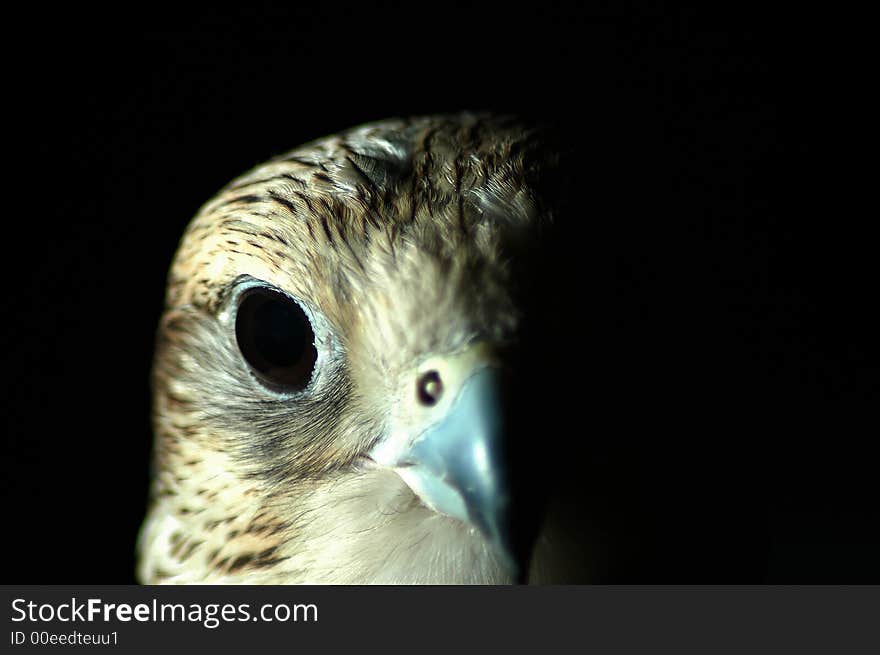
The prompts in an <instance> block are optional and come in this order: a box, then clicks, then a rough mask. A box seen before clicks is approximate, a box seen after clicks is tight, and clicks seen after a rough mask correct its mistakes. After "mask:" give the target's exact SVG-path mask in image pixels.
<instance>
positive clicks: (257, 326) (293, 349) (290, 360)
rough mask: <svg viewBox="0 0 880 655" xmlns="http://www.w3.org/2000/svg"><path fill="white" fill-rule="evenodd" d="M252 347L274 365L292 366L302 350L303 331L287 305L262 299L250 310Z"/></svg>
mask: <svg viewBox="0 0 880 655" xmlns="http://www.w3.org/2000/svg"><path fill="white" fill-rule="evenodd" d="M253 321H254V346H255V347H256V349H257V352H258V353H259V354H260V356H261V358H262V359H264V360H265V361H266V362H269V363H270V364H272V365H274V366H290V365H291V364H296V363H297V362H298V361H299V358H300V357H301V356H302V353H303V350H305V348H306V330H305V325H303V321H302V319H301V318H300V317H299V316H297V312H295V311H294V308H292V307H290V303H285V302H283V301H279V300H266V301H265V302H263V303H261V304H260V306H259V307H257V309H256V310H254V318H253Z"/></svg>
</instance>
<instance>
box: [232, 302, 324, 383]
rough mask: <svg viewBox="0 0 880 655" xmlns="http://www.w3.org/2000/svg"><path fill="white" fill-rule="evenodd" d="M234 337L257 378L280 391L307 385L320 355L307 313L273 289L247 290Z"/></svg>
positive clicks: (239, 311) (237, 317) (238, 315)
mask: <svg viewBox="0 0 880 655" xmlns="http://www.w3.org/2000/svg"><path fill="white" fill-rule="evenodd" d="M235 338H236V340H237V341H238V347H239V348H240V349H241V354H242V355H243V356H244V359H245V361H247V363H248V364H250V366H251V368H252V369H253V371H254V373H255V374H256V375H257V378H258V379H259V380H260V381H261V382H262V383H263V384H265V385H266V386H268V387H270V388H273V389H275V390H277V391H300V390H302V389H304V388H305V387H306V385H308V383H309V380H310V379H311V377H312V371H313V370H314V368H315V361H316V360H317V358H318V351H317V349H316V348H315V333H314V332H313V331H312V325H311V323H310V322H309V318H308V316H306V313H305V312H304V311H303V310H302V307H300V306H299V304H298V303H297V302H296V301H295V300H293V299H292V298H290V297H288V296H286V295H284V294H283V293H280V292H278V291H274V290H272V289H266V288H258V289H251V290H249V291H246V292H245V293H244V294H243V295H242V297H241V299H240V301H239V305H238V313H237V315H236V318H235Z"/></svg>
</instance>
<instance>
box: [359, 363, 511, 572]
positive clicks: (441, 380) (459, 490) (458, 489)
mask: <svg viewBox="0 0 880 655" xmlns="http://www.w3.org/2000/svg"><path fill="white" fill-rule="evenodd" d="M415 379H416V387H417V388H416V393H415V394H414V396H415V402H412V401H411V402H409V403H407V405H409V409H410V410H411V411H410V412H407V414H408V415H409V417H410V421H409V422H410V426H409V429H408V430H407V429H405V428H404V431H405V432H408V434H407V435H406V437H404V436H403V435H402V434H397V435H394V434H392V438H390V439H389V440H388V441H387V442H386V443H385V444H382V445H380V447H378V448H377V449H376V451H374V453H373V459H374V460H376V461H377V462H378V463H380V464H385V465H387V466H390V467H391V468H393V469H394V470H395V471H396V472H397V474H398V475H399V476H400V477H401V478H402V479H403V480H404V482H406V483H407V485H409V487H410V488H411V489H412V491H413V492H414V493H415V494H416V495H418V496H419V498H420V499H421V500H422V502H423V503H424V504H425V505H427V506H428V507H430V508H431V509H433V510H434V511H436V512H438V513H440V514H445V515H448V516H451V517H454V518H457V519H460V520H461V521H464V522H465V523H467V524H469V525H471V526H473V527H474V528H476V529H477V530H479V531H480V533H482V535H483V537H484V538H485V539H486V541H487V542H488V543H489V544H490V545H491V546H492V548H493V549H494V550H495V551H496V553H497V555H498V556H499V557H500V558H501V559H502V562H503V564H504V565H505V567H506V568H507V569H508V570H509V571H510V573H511V575H513V576H515V577H518V576H519V575H520V574H521V570H520V569H521V566H520V565H519V562H518V561H517V559H518V558H517V557H516V555H515V549H514V547H513V544H512V538H511V522H510V520H511V512H510V505H511V490H510V484H509V480H508V475H507V468H508V466H507V453H506V451H505V434H506V430H505V424H504V411H503V404H504V403H503V398H502V395H503V394H502V383H503V377H502V372H501V370H500V368H499V367H498V366H497V365H495V364H494V363H493V361H492V359H491V357H489V356H488V355H487V351H486V349H485V347H484V346H477V347H475V348H472V349H470V350H468V351H466V352H465V353H460V354H458V355H457V356H453V357H445V358H435V359H434V360H431V361H428V362H426V363H425V364H423V365H422V366H420V367H419V369H418V371H417V372H416V376H415ZM426 380H427V381H428V383H433V386H429V388H428V393H427V394H426V393H425V392H426V390H425V389H424V388H421V387H419V385H424V384H425V381H426ZM432 401H435V402H432ZM419 424H420V425H419ZM413 428H415V429H413ZM419 428H421V429H419ZM395 437H396V438H395Z"/></svg>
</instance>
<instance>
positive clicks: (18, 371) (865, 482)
mask: <svg viewBox="0 0 880 655" xmlns="http://www.w3.org/2000/svg"><path fill="white" fill-rule="evenodd" d="M648 6H650V7H651V9H646V7H648ZM358 7H359V8H358V9H356V10H355V9H350V8H348V7H344V6H340V5H324V4H322V5H320V6H319V5H318V4H316V3H300V4H298V5H295V4H294V3H285V4H284V5H278V6H275V7H269V6H258V5H249V6H248V7H247V8H241V9H239V10H237V11H232V10H230V11H224V12H223V13H217V10H216V9H213V10H207V11H205V12H204V13H202V12H198V11H195V10H187V9H182V8H178V9H176V10H174V11H167V12H162V13H159V12H158V10H155V11H154V12H151V11H149V10H147V9H146V8H145V9H144V10H143V11H142V12H141V13H137V12H130V13H127V14H125V15H123V14H112V13H109V14H108V13H99V12H85V13H84V12H81V11H79V10H77V11H76V12H68V13H64V14H60V13H55V12H53V13H47V15H45V16H40V17H36V18H33V19H32V20H30V21H29V22H24V23H21V24H20V25H18V26H17V27H15V28H14V29H19V30H20V31H21V35H20V36H23V37H24V39H23V41H24V45H23V46H22V49H21V50H20V52H19V53H18V59H16V60H15V61H13V62H12V66H11V67H12V68H13V71H12V72H11V73H10V76H11V77H10V81H9V84H10V85H11V86H12V88H14V89H15V93H14V98H15V101H14V102H13V103H10V104H12V105H14V106H13V107H12V108H13V109H14V110H15V111H16V112H17V113H16V119H15V120H14V121H11V122H10V123H9V129H10V131H11V135H10V136H11V137H12V138H13V139H20V140H22V141H24V142H25V144H26V148H25V152H24V154H23V155H22V156H21V157H20V158H18V160H17V161H16V162H14V165H15V168H16V170H17V171H18V172H19V173H20V174H21V178H22V179H21V181H20V183H17V186H15V187H12V186H11V185H10V186H7V194H8V196H11V197H9V198H7V200H8V201H9V203H10V204H9V205H8V206H9V207H14V206H16V205H18V204H20V206H21V208H20V209H15V210H14V211H15V215H13V216H9V215H7V216H6V220H5V225H6V226H7V228H8V229H7V231H6V232H5V238H6V239H7V241H6V244H5V245H6V248H5V261H6V264H7V265H6V267H5V270H6V276H5V282H6V284H5V293H4V295H5V310H4V312H3V316H4V318H3V322H2V323H3V325H2V330H3V332H2V335H3V344H4V351H5V358H6V359H5V362H6V364H5V366H4V370H5V373H6V375H5V376H4V385H3V388H4V392H3V407H4V411H3V414H4V422H5V446H6V452H5V453H4V455H3V459H2V469H3V471H2V474H3V493H4V510H5V514H6V516H5V517H4V518H5V521H4V524H5V527H4V533H5V538H4V541H5V543H6V544H7V545H9V546H11V550H10V554H9V555H7V556H6V557H5V558H4V567H3V568H4V580H3V581H4V582H22V583H48V582H54V583H74V582H79V583H82V582H95V583H98V582H100V583H117V582H118V583H122V582H131V581H133V573H132V570H133V551H134V541H135V537H136V533H137V529H138V527H139V525H140V521H141V519H142V517H143V513H144V509H145V502H146V494H147V485H148V460H149V447H150V425H149V398H150V394H149V367H150V359H151V350H152V344H153V335H154V329H155V325H156V323H157V320H158V317H159V313H160V311H161V306H162V300H163V290H164V277H165V273H166V271H167V268H168V266H169V264H170V261H171V258H172V255H173V252H174V249H175V247H176V244H177V240H178V239H179V237H180V234H181V232H182V230H183V228H184V226H185V225H186V222H187V221H188V220H189V218H190V217H191V216H192V215H193V214H194V213H195V211H196V210H197V209H198V207H199V205H200V204H201V203H203V202H204V201H206V200H207V199H208V198H209V197H210V196H211V195H212V194H213V193H214V192H215V191H216V190H217V189H218V188H219V187H220V186H222V185H223V184H224V183H225V182H227V181H228V180H229V179H231V178H232V177H233V176H235V175H237V174H239V173H240V172H242V171H243V170H245V169H247V168H249V167H250V166H252V165H254V164H257V163H259V162H260V161H262V160H264V159H266V158H268V157H269V156H271V155H274V154H278V153H279V152H282V151H284V150H286V149H289V148H291V147H293V146H295V145H298V144H300V143H302V142H305V141H308V140H311V139H313V138H316V137H318V136H322V135H324V134H329V133H332V132H335V131H338V130H340V129H342V128H345V127H348V126H351V125H354V124H358V123H362V122H366V121H368V120H373V119H379V118H383V117H387V116H395V115H411V114H423V113H438V112H449V111H458V110H460V109H475V110H482V109H488V110H495V111H502V112H513V113H520V114H523V115H525V116H527V117H534V118H536V119H540V120H543V121H546V122H550V123H553V124H556V125H557V126H558V127H559V128H560V130H561V132H562V133H563V134H564V135H566V137H567V138H568V139H569V140H570V143H571V144H573V145H575V146H577V147H578V148H579V152H581V153H582V158H581V160H580V163H579V164H578V165H579V166H581V167H582V169H581V170H578V171H576V172H575V173H576V175H577V177H578V179H579V180H580V184H579V187H578V188H579V191H578V193H579V195H580V197H578V198H577V199H576V203H575V205H576V208H577V211H574V210H573V215H572V216H571V217H569V221H568V223H567V228H566V229H568V230H569V231H570V232H569V235H568V238H566V239H564V243H565V244H566V247H565V248H563V249H562V250H561V251H560V255H559V257H560V259H561V260H564V261H566V262H570V263H569V265H568V266H569V269H568V274H567V276H566V277H565V281H566V286H565V288H567V289H570V290H571V291H570V292H569V293H568V295H567V296H566V297H565V298H566V300H565V303H564V306H563V310H564V314H563V316H564V317H566V319H567V320H564V321H563V322H562V325H563V326H564V330H563V331H562V332H561V333H560V334H558V335H557V337H558V339H559V340H560V341H559V342H558V343H557V344H556V347H557V348H558V347H559V344H563V345H564V346H565V348H564V350H565V351H567V352H569V353H570V354H571V357H572V359H571V365H570V366H569V367H568V368H569V373H570V377H568V378H567V379H560V380H558V384H559V385H561V386H564V388H565V389H566V392H564V393H560V398H561V399H563V401H561V402H560V403H559V406H557V407H542V408H536V411H538V412H542V411H543V412H551V413H553V415H554V416H556V417H557V418H556V421H560V420H563V419H561V418H559V417H564V420H565V421H566V425H568V429H569V430H570V431H571V432H572V433H573V434H578V435H580V437H581V440H580V441H579V446H578V449H577V451H576V452H577V454H578V455H583V456H584V458H583V460H578V461H581V462H582V465H581V466H580V467H579V469H578V472H577V474H578V475H580V476H582V479H583V489H584V491H585V494H584V497H583V499H579V501H578V502H581V500H582V501H583V504H584V507H585V508H587V509H588V510H589V512H588V514H589V516H590V521H591V526H592V527H591V530H593V531H595V533H596V535H597V538H598V539H599V540H600V541H601V543H602V544H603V545H602V547H601V548H599V555H597V557H598V558H599V565H598V570H599V573H598V577H597V580H598V581H601V582H611V583H631V582H636V583H654V582H665V583H680V582H681V583H684V582H687V583H695V582H696V583H704V582H705V583H761V582H796V583H824V582H838V583H840V582H856V583H860V582H874V583H876V582H880V563H878V561H880V558H877V557H876V554H877V552H880V551H878V546H880V532H878V525H880V520H878V519H880V510H878V508H877V502H876V501H877V493H876V485H875V483H874V481H873V478H872V475H873V469H874V468H875V466H874V462H873V458H872V456H871V453H872V449H871V448H870V442H871V440H873V439H876V435H877V432H878V431H877V425H876V408H877V402H876V401H877V384H876V371H877V363H878V359H877V347H876V343H875V342H876V338H877V333H878V332H877V322H876V320H875V319H874V318H873V311H872V310H873V308H872V305H874V304H876V290H875V289H874V286H875V285H874V284H873V277H872V276H873V271H872V268H871V266H870V265H869V262H870V258H871V257H872V256H873V254H872V252H873V247H872V246H873V243H874V242H873V241H872V240H871V239H870V238H869V235H868V233H867V231H866V225H867V222H868V218H867V216H866V214H865V213H864V212H858V211H851V210H850V209H844V203H843V202H842V199H841V198H832V199H831V202H829V199H828V196H829V195H834V194H829V189H828V188H827V181H828V178H829V176H830V171H833V169H835V168H836V167H838V166H839V165H840V162H838V161H836V160H827V159H823V158H821V157H820V156H819V155H818V147H819V144H820V142H821V141H822V140H823V139H824V138H825V133H826V132H827V130H828V128H829V127H831V126H832V124H833V125H834V129H835V130H843V131H844V132H845V127H841V126H839V125H838V124H836V123H835V121H836V120H837V119H835V121H832V120H831V119H830V118H829V117H828V115H827V114H826V112H825V107H826V105H827V104H828V102H829V101H828V93H832V92H833V91H829V89H828V87H827V86H826V85H827V79H828V78H827V70H824V69H823V64H822V62H823V59H822V58H821V57H816V56H815V53H816V51H817V50H820V49H821V48H822V44H821V43H818V42H816V41H814V40H813V39H812V37H805V35H811V34H814V27H815V26H814V25H806V24H804V23H803V22H801V21H800V19H799V18H798V17H795V16H786V17H784V19H783V20H780V17H777V16H769V15H767V14H764V13H750V12H748V11H744V10H742V11H736V12H732V11H731V12H726V11H720V10H713V12H712V13H707V12H706V11H685V10H682V9H678V8H676V9H672V8H669V7H666V8H664V7H661V6H655V5H649V4H644V5H639V8H638V9H633V8H624V6H623V5H620V4H614V5H613V8H608V7H602V6H601V5H591V6H590V7H589V8H587V9H578V10H572V9H570V8H565V7H562V6H557V5H553V4H550V3H542V4H541V5H540V7H538V8H530V9H528V10H520V9H514V8H513V5H510V6H508V7H507V8H506V9H498V10H489V9H477V8H473V7H468V6H466V5H462V6H459V5H453V4H442V5H441V4H436V5H424V6H422V5H417V4H416V3H412V4H409V5H393V4H388V5H378V6H375V7H367V6H365V5H358ZM417 7H418V8H417ZM11 29H13V28H11ZM7 163H10V162H7ZM829 169H830V170H829ZM826 173H827V174H826ZM16 201H17V202H16ZM572 389H575V390H576V391H578V393H572ZM573 399H574V400H573ZM872 410H873V411H872ZM548 439H549V437H546V436H542V437H541V441H540V443H541V444H542V445H541V447H545V446H548V447H553V444H550V443H549V442H548V441H547V440H548ZM536 441H537V439H536ZM572 456H573V455H572V454H571V453H565V452H563V453H561V455H560V458H561V459H571V457H572Z"/></svg>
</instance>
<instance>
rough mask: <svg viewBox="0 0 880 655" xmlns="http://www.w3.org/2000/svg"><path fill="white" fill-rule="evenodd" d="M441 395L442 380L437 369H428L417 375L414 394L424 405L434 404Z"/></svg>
mask: <svg viewBox="0 0 880 655" xmlns="http://www.w3.org/2000/svg"><path fill="white" fill-rule="evenodd" d="M442 395H443V381H442V380H441V379H440V374H439V373H438V372H437V371H428V372H427V373H424V374H422V375H421V376H419V380H418V382H417V383H416V396H417V397H418V399H419V402H420V403H421V404H422V405H424V406H425V407H431V406H433V405H436V404H437V402H438V401H439V400H440V396H442Z"/></svg>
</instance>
